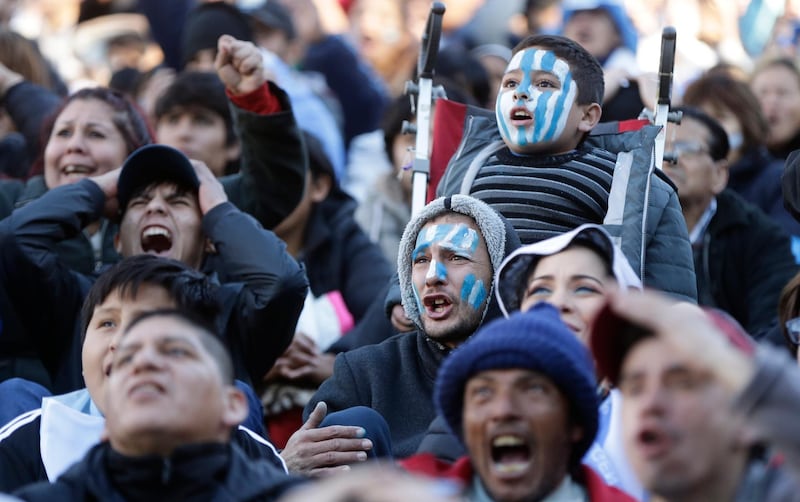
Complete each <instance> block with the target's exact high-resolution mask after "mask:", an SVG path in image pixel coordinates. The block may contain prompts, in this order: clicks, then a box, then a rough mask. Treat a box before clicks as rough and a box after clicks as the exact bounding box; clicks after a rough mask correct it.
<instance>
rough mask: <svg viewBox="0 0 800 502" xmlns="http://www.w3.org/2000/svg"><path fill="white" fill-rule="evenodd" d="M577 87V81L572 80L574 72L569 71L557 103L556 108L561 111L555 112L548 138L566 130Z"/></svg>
mask: <svg viewBox="0 0 800 502" xmlns="http://www.w3.org/2000/svg"><path fill="white" fill-rule="evenodd" d="M575 88H576V86H575V82H574V81H573V80H572V74H571V73H567V78H566V80H565V81H564V87H563V91H562V92H561V95H560V96H559V97H558V102H557V103H556V108H555V109H556V110H559V111H558V113H554V114H553V121H552V123H551V124H550V130H549V131H547V135H546V137H547V138H548V139H553V138H555V137H557V136H560V135H561V132H562V131H563V130H564V126H565V125H566V124H567V117H568V116H569V110H570V109H571V108H572V103H574V96H575Z"/></svg>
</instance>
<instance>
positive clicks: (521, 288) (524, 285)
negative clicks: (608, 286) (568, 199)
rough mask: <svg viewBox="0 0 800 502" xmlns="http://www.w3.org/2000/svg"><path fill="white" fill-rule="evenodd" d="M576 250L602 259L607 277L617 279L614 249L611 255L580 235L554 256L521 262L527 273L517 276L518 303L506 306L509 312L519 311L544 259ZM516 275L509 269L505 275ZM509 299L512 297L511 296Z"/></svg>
mask: <svg viewBox="0 0 800 502" xmlns="http://www.w3.org/2000/svg"><path fill="white" fill-rule="evenodd" d="M575 248H583V249H588V250H589V251H592V252H593V253H594V254H596V255H597V257H598V258H600V261H602V262H603V273H604V274H606V277H615V276H614V268H613V267H614V264H613V263H612V260H613V259H614V255H613V253H614V251H613V249H612V250H611V253H612V254H611V255H609V250H608V249H603V248H602V247H601V246H600V245H599V244H598V243H597V242H596V241H595V240H593V239H591V238H587V237H585V236H584V235H582V234H578V235H576V236H575V238H574V239H572V242H570V243H569V244H568V245H567V246H566V247H565V248H564V249H561V250H559V251H556V252H555V253H553V254H550V255H543V256H531V257H530V258H529V259H526V260H520V263H519V266H524V267H525V271H524V273H522V274H519V275H517V279H516V282H517V284H516V293H517V296H516V298H515V299H516V302H513V303H512V302H508V305H507V306H506V307H507V308H508V310H509V311H513V310H519V308H520V304H521V303H522V299H523V298H525V293H526V292H527V290H528V283H529V282H530V279H531V277H532V276H533V273H534V272H535V271H536V267H537V266H538V265H539V262H540V261H542V259H543V258H547V257H549V256H555V255H557V254H561V253H563V252H565V251H569V250H570V249H575ZM510 266H513V264H511V265H510ZM514 273H515V272H514V270H513V269H510V268H509V271H508V273H507V274H504V275H506V276H507V277H514ZM498 287H499V286H498ZM507 296H508V295H507ZM509 298H511V297H510V296H509Z"/></svg>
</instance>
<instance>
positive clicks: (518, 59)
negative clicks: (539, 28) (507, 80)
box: [506, 47, 570, 80]
mask: <svg viewBox="0 0 800 502" xmlns="http://www.w3.org/2000/svg"><path fill="white" fill-rule="evenodd" d="M514 70H520V71H522V72H524V73H527V72H531V71H544V72H548V73H552V74H554V75H556V76H557V77H558V78H559V79H561V80H564V79H565V78H566V76H567V74H568V73H569V71H570V68H569V63H567V62H566V61H564V60H563V59H561V58H559V57H558V56H556V54H555V53H554V52H553V51H550V50H547V49H542V48H538V47H528V48H526V49H523V50H521V51H519V52H517V53H516V54H514V56H512V58H511V61H509V63H508V67H506V72H510V71H514Z"/></svg>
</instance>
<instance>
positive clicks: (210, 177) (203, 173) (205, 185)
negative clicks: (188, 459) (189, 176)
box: [189, 159, 228, 214]
mask: <svg viewBox="0 0 800 502" xmlns="http://www.w3.org/2000/svg"><path fill="white" fill-rule="evenodd" d="M189 161H190V162H191V163H192V167H194V172H195V174H197V179H198V180H199V181H200V188H198V189H197V201H198V203H199V204H200V211H201V212H202V213H203V214H206V213H208V212H209V211H211V210H212V209H214V208H215V207H217V206H218V205H220V204H222V203H223V202H227V201H228V195H227V194H226V193H225V188H224V187H223V186H222V183H220V182H219V180H218V179H217V177H216V176H214V173H212V172H211V169H209V168H208V166H207V165H206V163H205V162H203V161H201V160H194V159H189Z"/></svg>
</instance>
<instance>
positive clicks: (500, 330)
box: [434, 302, 599, 461]
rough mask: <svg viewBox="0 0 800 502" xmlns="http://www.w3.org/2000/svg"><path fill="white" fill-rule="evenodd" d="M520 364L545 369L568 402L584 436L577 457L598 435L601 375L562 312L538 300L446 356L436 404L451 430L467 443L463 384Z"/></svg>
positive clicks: (491, 323) (490, 324)
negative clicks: (598, 394) (561, 316)
mask: <svg viewBox="0 0 800 502" xmlns="http://www.w3.org/2000/svg"><path fill="white" fill-rule="evenodd" d="M510 368H520V369H528V370H532V371H536V372H538V373H541V374H543V375H545V376H547V377H548V378H550V380H552V381H553V383H554V384H555V385H556V387H558V388H559V390H560V391H561V392H562V393H563V394H564V396H565V397H566V399H567V401H568V402H569V403H570V406H571V411H572V413H574V414H575V415H577V416H576V417H575V418H576V420H575V423H576V424H578V425H580V426H581V427H583V438H582V439H581V440H580V441H579V442H578V443H577V445H576V448H575V450H574V451H573V454H572V455H571V457H572V458H573V459H578V461H579V459H580V458H582V457H583V454H584V453H585V452H586V451H587V450H588V449H589V447H590V446H591V444H592V442H593V441H594V437H595V435H596V434H597V408H598V405H599V403H598V399H597V392H596V387H597V379H596V377H595V371H594V365H593V363H592V359H591V356H590V355H589V351H588V349H587V348H586V347H584V346H583V345H582V344H581V342H580V341H579V340H578V338H577V337H576V336H575V334H574V333H572V331H570V329H569V328H568V327H567V326H566V325H565V324H564V323H563V322H562V321H561V318H560V317H559V314H558V310H556V308H555V307H553V306H552V305H550V304H548V303H544V302H541V303H538V304H536V305H534V306H533V308H531V309H530V310H528V311H527V312H516V313H514V314H512V315H511V316H510V317H509V318H507V319H496V320H494V321H492V322H490V323H488V324H485V325H484V326H483V327H482V328H481V329H479V330H478V332H477V333H476V334H475V335H474V336H473V337H472V338H470V339H469V340H467V341H466V342H464V344H463V345H461V346H460V347H458V348H457V349H455V350H454V351H453V352H452V353H451V354H450V356H448V357H447V358H446V359H445V361H444V364H442V367H441V368H440V369H439V374H438V376H437V378H436V389H435V391H434V402H435V403H436V407H437V410H438V412H439V413H440V414H441V415H442V416H443V417H444V419H445V422H447V426H448V427H449V428H450V431H451V432H453V434H455V435H456V436H458V437H459V438H460V439H461V440H462V441H463V438H464V436H463V429H462V423H461V421H462V413H463V407H464V388H465V387H466V384H467V381H468V380H469V379H470V378H472V377H473V376H474V375H476V374H477V373H480V372H481V371H487V370H496V369H510Z"/></svg>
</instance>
